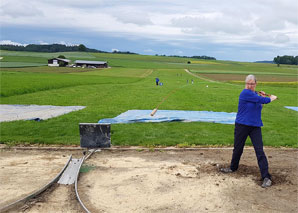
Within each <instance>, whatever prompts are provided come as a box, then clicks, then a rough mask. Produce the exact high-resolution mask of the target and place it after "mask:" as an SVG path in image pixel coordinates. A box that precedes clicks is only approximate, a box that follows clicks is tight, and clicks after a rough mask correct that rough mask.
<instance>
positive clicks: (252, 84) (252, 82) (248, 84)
mask: <svg viewBox="0 0 298 213" xmlns="http://www.w3.org/2000/svg"><path fill="white" fill-rule="evenodd" d="M256 86H257V79H256V77H255V76H254V75H248V76H246V79H245V89H249V90H251V91H255V89H256Z"/></svg>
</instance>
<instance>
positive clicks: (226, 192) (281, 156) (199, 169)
mask: <svg viewBox="0 0 298 213" xmlns="http://www.w3.org/2000/svg"><path fill="white" fill-rule="evenodd" d="M265 152H266V154H267V157H268V161H269V166H270V172H271V174H272V178H273V186H272V187H270V188H267V189H263V188H261V187H260V185H261V181H260V174H259V170H258V167H257V161H256V157H255V153H254V151H253V149H251V148H249V149H245V151H244V154H243V156H242V159H241V162H240V167H239V170H238V171H237V172H235V173H232V174H222V173H220V172H219V171H218V169H219V168H220V167H223V166H226V165H228V164H229V162H230V158H231V154H232V150H231V149H224V148H222V149H220V148H219V149H197V150H191V151H190V150H181V149H179V150H178V151H175V150H141V149H137V150H128V151H123V150H122V151H121V150H104V151H102V152H98V153H95V154H93V155H92V156H91V157H90V158H89V159H88V160H87V161H85V163H84V165H83V166H84V170H82V172H81V174H80V179H79V186H78V188H79V194H80V197H81V199H82V201H83V202H84V203H85V205H86V207H87V208H88V209H89V210H90V211H91V212H297V211H298V179H297V178H298V176H297V174H298V163H297V162H298V161H297V160H298V159H297V158H298V150H297V149H272V148H267V149H265ZM73 153H74V151H42V152H41V151H32V150H31V151H30V150H28V151H5V150H2V151H1V152H0V159H1V161H0V169H1V170H0V172H1V175H0V177H1V181H0V187H1V188H0V197H1V202H0V207H1V206H2V203H3V201H2V198H3V197H4V198H5V201H8V200H13V199H14V198H15V195H16V194H18V195H21V194H24V193H25V192H29V191H30V189H33V188H35V187H39V186H42V185H44V184H45V183H46V182H47V181H48V179H51V178H52V177H54V176H55V175H56V174H57V172H59V171H60V169H61V168H62V167H63V165H64V163H65V162H66V161H67V159H68V156H69V155H70V154H73ZM75 153H76V154H77V155H82V154H81V153H80V152H78V151H75ZM24 162H27V163H26V164H24ZM24 171H26V172H24ZM11 212H83V211H82V209H81V208H80V206H79V205H78V203H77V201H76V198H75V193H74V190H73V185H72V186H65V185H58V184H56V185H55V186H53V187H52V188H51V189H49V190H48V191H46V192H45V193H44V194H42V196H40V197H39V198H36V199H33V200H31V201H30V202H28V203H27V204H26V205H24V206H22V208H20V209H17V210H13V211H11Z"/></svg>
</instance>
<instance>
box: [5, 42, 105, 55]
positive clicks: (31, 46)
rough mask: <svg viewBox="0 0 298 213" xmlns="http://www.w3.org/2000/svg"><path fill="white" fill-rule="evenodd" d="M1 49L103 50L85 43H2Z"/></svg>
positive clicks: (49, 50) (44, 50) (33, 50)
mask: <svg viewBox="0 0 298 213" xmlns="http://www.w3.org/2000/svg"><path fill="white" fill-rule="evenodd" d="M0 49H1V50H11V51H28V52H76V51H84V52H101V53H104V52H105V51H100V50H96V49H90V48H87V47H85V46H84V45H83V44H80V45H76V46H66V45H64V44H47V45H43V44H29V45H27V46H18V45H11V44H1V45H0Z"/></svg>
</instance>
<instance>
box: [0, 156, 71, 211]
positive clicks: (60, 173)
mask: <svg viewBox="0 0 298 213" xmlns="http://www.w3.org/2000/svg"><path fill="white" fill-rule="evenodd" d="M71 159H72V155H70V156H69V159H68V161H67V163H66V164H65V165H64V167H63V169H61V171H60V172H59V174H58V175H57V176H56V177H55V178H54V179H53V180H51V181H50V182H49V183H47V184H46V185H44V186H43V187H42V188H40V189H39V190H37V191H35V192H33V193H31V194H29V195H27V196H26V197H24V198H21V199H20V200H17V201H14V202H13V203H11V204H8V205H6V206H4V207H0V212H6V211H8V210H10V209H12V208H14V207H16V206H18V205H21V204H24V203H25V202H26V201H28V200H29V199H31V198H34V197H36V196H38V195H39V194H41V193H42V192H44V191H45V190H46V189H48V188H50V187H51V186H52V185H53V184H54V183H55V182H57V181H58V179H59V177H60V176H61V175H62V173H63V172H64V170H65V169H66V167H67V166H68V164H69V162H70V161H71Z"/></svg>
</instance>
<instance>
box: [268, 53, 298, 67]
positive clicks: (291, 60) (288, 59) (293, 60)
mask: <svg viewBox="0 0 298 213" xmlns="http://www.w3.org/2000/svg"><path fill="white" fill-rule="evenodd" d="M273 61H274V63H276V64H277V66H279V65H280V64H290V65H298V56H295V57H294V56H289V55H284V56H277V57H275V58H274V59H273Z"/></svg>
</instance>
